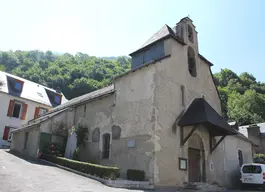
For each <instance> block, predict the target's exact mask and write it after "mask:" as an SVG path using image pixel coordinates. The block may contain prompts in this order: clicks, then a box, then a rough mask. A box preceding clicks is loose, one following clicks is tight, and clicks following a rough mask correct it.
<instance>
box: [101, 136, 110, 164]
mask: <svg viewBox="0 0 265 192" xmlns="http://www.w3.org/2000/svg"><path fill="white" fill-rule="evenodd" d="M102 139H103V142H102V158H103V159H108V158H109V153H110V134H109V133H105V134H104V135H103V136H102Z"/></svg>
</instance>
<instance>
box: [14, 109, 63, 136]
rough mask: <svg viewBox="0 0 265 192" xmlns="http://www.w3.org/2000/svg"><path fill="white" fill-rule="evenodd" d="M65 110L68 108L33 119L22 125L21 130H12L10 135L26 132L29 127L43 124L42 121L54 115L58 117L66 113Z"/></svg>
mask: <svg viewBox="0 0 265 192" xmlns="http://www.w3.org/2000/svg"><path fill="white" fill-rule="evenodd" d="M67 109H68V108H65V109H62V110H59V111H56V112H54V113H48V114H46V115H44V116H41V117H39V118H38V119H33V120H31V121H29V122H28V124H24V125H22V128H20V129H15V130H13V131H12V133H16V132H20V131H24V130H26V129H29V128H30V127H33V126H35V125H39V124H41V123H42V122H44V121H46V120H48V119H50V118H51V117H53V116H55V115H58V114H60V113H62V112H64V111H66V110H67Z"/></svg>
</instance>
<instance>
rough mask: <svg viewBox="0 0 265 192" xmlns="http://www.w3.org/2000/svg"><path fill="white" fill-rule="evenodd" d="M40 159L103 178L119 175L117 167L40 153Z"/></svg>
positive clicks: (113, 177) (112, 177)
mask: <svg viewBox="0 0 265 192" xmlns="http://www.w3.org/2000/svg"><path fill="white" fill-rule="evenodd" d="M41 158H42V159H45V160H47V161H50V162H53V163H56V164H58V165H62V166H64V167H68V168H70V169H74V170H77V171H80V172H83V173H87V174H90V175H94V176H98V177H100V178H103V179H111V180H115V179H116V178H118V177H119V176H120V169H119V168H118V167H108V166H102V165H97V164H92V163H86V162H81V161H75V160H71V159H67V158H63V157H56V156H53V155H42V156H41Z"/></svg>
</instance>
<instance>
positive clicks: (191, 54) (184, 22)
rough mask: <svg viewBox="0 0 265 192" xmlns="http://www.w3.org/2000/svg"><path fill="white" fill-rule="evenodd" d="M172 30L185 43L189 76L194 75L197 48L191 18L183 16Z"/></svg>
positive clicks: (196, 64) (195, 74) (195, 73)
mask: <svg viewBox="0 0 265 192" xmlns="http://www.w3.org/2000/svg"><path fill="white" fill-rule="evenodd" d="M174 32H175V34H176V36H177V37H179V38H180V39H182V41H183V42H184V43H185V44H186V45H187V60H188V69H189V72H190V74H191V76H193V77H196V76H197V68H198V53H199V50H198V38H197V31H196V30H195V26H194V25H193V22H192V20H191V19H190V18H189V17H184V18H183V19H181V20H180V21H179V22H178V23H177V24H176V26H175V27H174Z"/></svg>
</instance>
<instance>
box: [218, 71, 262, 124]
mask: <svg viewBox="0 0 265 192" xmlns="http://www.w3.org/2000/svg"><path fill="white" fill-rule="evenodd" d="M214 78H215V82H216V85H217V86H218V90H219V93H220V96H221V104H222V112H223V116H224V117H226V118H227V119H229V120H236V121H238V122H239V124H240V125H246V124H251V123H259V122H264V121H265V83H262V82H258V81H256V78H255V77H254V76H253V75H252V74H249V73H247V72H244V73H242V74H240V75H239V76H238V75H237V74H236V73H234V72H233V71H231V70H229V69H222V70H221V71H220V72H219V73H215V74H214Z"/></svg>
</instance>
